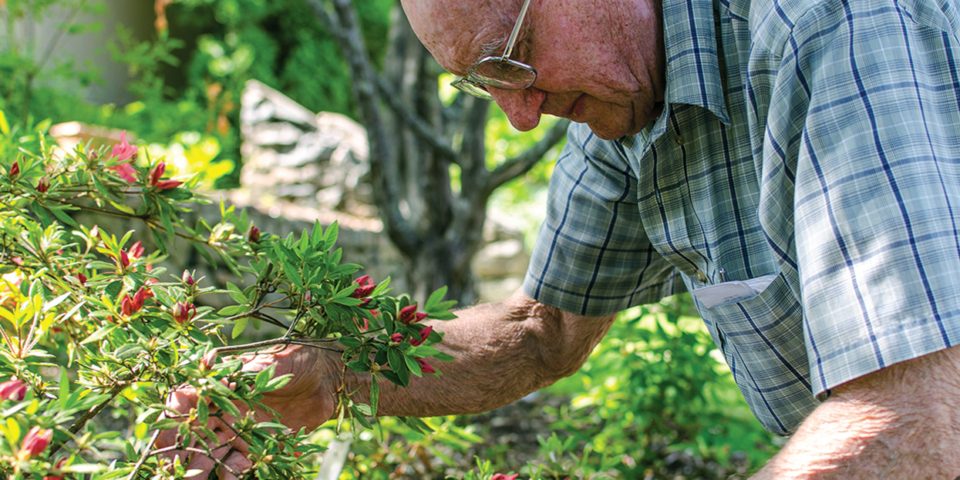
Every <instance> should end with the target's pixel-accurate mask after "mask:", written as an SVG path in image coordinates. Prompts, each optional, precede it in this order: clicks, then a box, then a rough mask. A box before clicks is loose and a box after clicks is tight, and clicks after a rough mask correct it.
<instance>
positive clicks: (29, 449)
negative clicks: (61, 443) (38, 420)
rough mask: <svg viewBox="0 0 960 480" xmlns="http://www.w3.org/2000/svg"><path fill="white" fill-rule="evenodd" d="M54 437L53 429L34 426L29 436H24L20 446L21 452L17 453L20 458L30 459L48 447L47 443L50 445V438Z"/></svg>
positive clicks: (28, 433)
mask: <svg viewBox="0 0 960 480" xmlns="http://www.w3.org/2000/svg"><path fill="white" fill-rule="evenodd" d="M52 439H53V430H47V429H44V428H40V427H33V428H31V429H30V431H29V432H27V436H25V437H23V445H22V446H21V447H20V452H19V453H18V454H17V458H19V459H20V460H29V459H31V458H33V457H35V456H37V455H39V454H41V453H43V451H44V450H46V449H47V445H50V440H52Z"/></svg>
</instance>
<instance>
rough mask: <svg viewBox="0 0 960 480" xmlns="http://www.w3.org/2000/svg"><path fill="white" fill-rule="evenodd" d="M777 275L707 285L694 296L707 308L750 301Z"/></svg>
mask: <svg viewBox="0 0 960 480" xmlns="http://www.w3.org/2000/svg"><path fill="white" fill-rule="evenodd" d="M777 275H778V274H776V273H772V274H770V275H764V276H762V277H756V278H750V279H747V280H734V281H731V282H723V283H718V284H716V285H707V286H706V287H701V288H698V289H696V290H694V291H693V292H691V293H692V294H693V296H694V297H695V298H696V299H697V301H699V302H700V304H701V305H703V306H704V307H706V308H713V307H720V306H723V305H730V304H732V303H737V302H743V301H746V300H750V299H751V298H753V297H756V296H757V295H760V293H762V292H763V291H764V290H766V289H767V287H769V286H770V284H771V283H773V280H774V279H775V278H777Z"/></svg>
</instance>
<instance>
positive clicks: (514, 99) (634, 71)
mask: <svg viewBox="0 0 960 480" xmlns="http://www.w3.org/2000/svg"><path fill="white" fill-rule="evenodd" d="M402 5H403V9H404V11H405V12H406V13H407V17H408V19H409V20H410V24H411V26H412V27H413V30H414V32H415V33H416V34H417V37H418V38H419V39H420V41H421V42H422V43H423V44H424V46H425V47H426V48H427V50H429V51H430V53H431V54H432V55H433V57H434V58H436V59H437V61H438V62H439V63H440V65H442V66H443V67H444V68H446V69H447V70H448V71H450V72H451V73H454V74H457V75H463V74H465V73H466V72H467V70H468V69H469V68H470V65H472V64H473V63H474V62H475V61H476V60H478V59H479V58H481V57H482V56H483V55H484V52H483V47H484V46H491V45H497V46H498V47H494V48H493V51H495V52H498V53H499V52H501V51H502V50H497V48H502V45H503V42H504V41H505V40H506V38H507V37H508V36H509V34H510V30H511V29H512V27H513V24H514V22H515V21H516V19H517V15H518V14H519V10H520V0H402ZM660 16H661V13H660V2H659V1H657V0H533V2H532V3H531V5H530V10H529V12H528V13H527V17H526V19H525V20H524V26H523V28H522V29H521V31H520V36H519V37H518V40H517V46H516V49H515V50H514V53H513V55H512V58H514V59H515V60H518V61H521V62H524V63H526V64H528V65H530V66H532V67H533V68H535V69H536V70H537V73H538V75H537V79H536V81H535V82H534V84H533V86H532V87H531V88H528V89H526V90H519V91H508V90H498V89H490V90H489V91H490V94H491V95H492V96H493V99H494V101H496V102H497V104H498V105H499V106H500V108H502V109H503V111H504V113H506V114H507V117H508V118H509V119H510V123H511V124H513V126H514V127H515V128H517V129H518V130H521V131H526V130H530V129H532V128H534V127H536V126H537V125H538V124H539V122H540V117H541V115H553V116H556V117H562V118H568V119H570V120H572V121H574V122H578V123H585V124H587V125H589V126H590V129H591V130H593V132H594V133H595V134H596V135H597V136H599V137H601V138H605V139H617V138H620V137H623V136H626V135H631V134H634V133H637V132H639V131H640V130H641V129H643V128H644V127H645V126H647V125H649V124H650V123H652V122H653V121H654V120H655V119H656V117H657V115H659V113H660V111H661V110H662V107H663V99H664V91H665V89H666V75H665V65H666V61H665V59H664V48H663V34H662V26H661V23H662V22H661V18H660Z"/></svg>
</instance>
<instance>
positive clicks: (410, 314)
mask: <svg viewBox="0 0 960 480" xmlns="http://www.w3.org/2000/svg"><path fill="white" fill-rule="evenodd" d="M397 320H400V321H401V322H403V323H405V324H407V325H409V324H411V323H414V322H416V321H417V304H416V303H414V304H413V305H407V306H406V307H403V308H401V309H400V314H399V315H397Z"/></svg>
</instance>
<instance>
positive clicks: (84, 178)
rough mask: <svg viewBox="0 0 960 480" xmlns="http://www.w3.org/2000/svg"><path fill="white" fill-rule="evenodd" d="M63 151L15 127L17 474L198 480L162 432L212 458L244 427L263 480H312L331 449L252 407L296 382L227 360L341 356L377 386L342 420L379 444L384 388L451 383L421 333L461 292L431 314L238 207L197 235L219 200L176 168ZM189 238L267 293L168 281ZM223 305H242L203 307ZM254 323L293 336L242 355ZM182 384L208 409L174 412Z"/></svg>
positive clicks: (439, 298)
mask: <svg viewBox="0 0 960 480" xmlns="http://www.w3.org/2000/svg"><path fill="white" fill-rule="evenodd" d="M0 118H2V115H0ZM53 151H54V149H53V147H52V146H51V145H50V144H49V139H48V137H47V136H46V135H45V129H44V128H43V126H42V125H41V126H40V128H36V127H35V128H34V129H31V130H28V129H24V128H20V127H17V126H12V127H11V126H10V125H7V124H6V122H0V204H2V205H3V208H2V209H0V275H2V279H0V335H2V336H0V412H2V421H0V475H2V476H4V477H7V478H13V479H20V478H24V479H25V478H38V479H39V478H44V479H47V480H52V479H58V478H68V477H76V476H77V475H78V474H84V475H89V476H88V477H84V478H94V479H101V480H102V479H113V478H128V479H134V478H158V479H159V478H184V477H189V476H190V475H191V474H192V473H193V472H190V471H187V470H186V469H185V467H184V466H183V465H181V464H180V463H179V462H178V461H171V460H169V459H167V458H164V457H163V456H162V455H160V453H162V452H161V451H160V450H169V449H158V448H157V447H155V446H154V440H155V439H156V437H157V435H158V434H159V432H160V431H161V430H167V429H177V432H178V435H177V438H178V442H179V443H178V445H176V446H175V447H176V448H188V449H192V450H193V451H203V452H207V453H209V452H210V451H212V450H214V449H216V448H217V447H218V446H219V445H217V444H216V442H213V441H210V439H211V438H216V437H215V436H213V435H211V432H210V431H209V430H208V429H207V420H208V419H210V418H212V417H218V416H224V415H232V416H234V417H236V418H238V420H237V421H236V422H235V423H234V424H233V425H232V427H233V429H234V430H235V432H236V435H238V436H239V437H241V438H242V439H243V440H244V441H246V443H247V444H249V446H250V448H249V458H250V459H251V461H252V463H253V467H252V468H251V470H250V471H249V472H246V473H247V476H255V477H257V478H304V477H305V476H307V475H308V474H309V471H308V470H309V466H308V464H309V462H307V461H306V458H307V457H304V455H308V454H311V453H314V452H317V451H319V450H322V448H323V447H322V446H318V445H312V444H310V443H309V442H307V441H306V437H307V435H308V434H309V433H310V432H306V431H303V430H300V431H290V430H289V429H287V428H285V427H284V426H283V425H281V424H280V423H278V422H270V421H267V422H257V421H255V420H254V419H253V417H252V416H251V415H247V416H244V415H242V414H241V413H240V412H241V409H240V408H239V407H238V406H241V407H244V410H245V411H249V410H252V409H253V408H262V407H263V405H262V402H261V401H260V399H261V398H262V396H263V395H264V394H265V393H267V392H271V391H274V390H277V389H279V388H282V387H283V386H284V385H285V383H286V382H287V381H289V376H274V375H273V371H272V369H267V370H264V371H261V372H245V371H242V370H241V361H240V360H239V359H236V358H235V357H231V356H230V355H220V356H214V355H211V353H214V354H215V353H234V352H239V351H245V350H250V349H254V348H263V347H268V346H277V345H292V344H296V345H306V346H309V347H313V348H323V349H328V350H334V351H337V352H339V353H340V354H341V355H342V359H343V361H344V363H345V365H346V366H347V367H348V368H350V369H352V370H355V371H359V372H370V373H371V375H372V378H373V379H374V381H373V382H372V386H371V391H370V392H368V393H369V395H368V397H369V398H370V404H360V403H358V402H354V401H353V400H352V399H351V398H350V392H348V391H347V389H345V388H339V389H338V395H339V397H340V398H339V406H338V412H337V414H338V417H339V418H341V419H344V418H352V419H353V420H354V421H355V422H354V423H358V424H360V425H364V426H367V427H369V426H371V425H372V422H371V419H372V418H373V417H375V415H376V409H377V405H376V403H377V399H378V398H379V383H378V382H383V381H389V382H392V383H395V384H398V385H406V384H408V383H409V381H410V378H411V376H422V375H437V374H439V370H440V369H441V367H442V365H441V364H440V363H439V361H442V360H445V359H447V358H448V357H446V356H445V355H443V354H442V353H441V352H440V351H439V350H438V349H437V348H436V346H435V345H436V344H437V343H438V342H440V341H441V335H440V334H439V333H438V332H435V331H433V330H432V329H431V328H430V327H424V326H422V325H420V322H421V321H422V320H423V319H424V318H431V319H441V320H442V319H449V318H452V317H453V315H452V314H451V313H450V311H449V309H450V308H451V306H452V303H453V302H451V301H446V300H444V299H443V296H444V289H441V290H438V291H437V292H434V293H433V294H432V295H431V296H430V298H429V299H428V300H427V301H426V302H424V304H423V305H422V306H420V305H417V304H415V303H413V302H412V301H411V299H410V298H409V297H407V296H403V295H401V296H396V297H395V296H390V295H389V294H388V287H389V279H385V280H383V281H381V282H376V281H374V280H373V279H371V278H370V277H369V276H366V275H362V276H359V275H358V272H359V270H360V266H359V265H355V264H350V263H342V262H341V260H342V259H341V251H340V250H339V249H338V248H336V245H335V244H336V239H337V226H336V225H335V224H334V225H331V226H329V227H328V228H325V229H324V228H322V227H321V226H320V225H316V226H314V228H312V229H311V230H309V231H304V232H302V233H301V234H300V235H297V236H295V235H290V236H287V237H285V238H280V237H278V236H275V235H271V234H269V233H267V232H261V231H260V230H259V229H258V228H257V226H255V225H252V224H251V223H250V221H249V220H248V219H247V217H246V216H245V215H244V214H242V213H238V212H236V211H235V209H233V208H232V207H228V206H226V205H223V204H221V208H220V211H221V216H222V218H221V219H220V221H218V222H216V223H213V224H212V225H211V224H210V223H208V222H206V221H203V220H201V221H199V222H198V223H197V225H187V224H186V223H185V222H184V221H183V220H182V218H183V215H182V214H183V213H184V212H186V211H188V210H189V209H190V207H191V205H193V204H195V203H197V202H202V201H204V199H203V198H199V197H197V196H195V195H194V193H192V191H191V188H192V186H193V181H192V180H190V179H175V178H168V177H167V175H166V169H165V163H164V162H163V161H153V160H152V159H150V158H138V154H137V152H138V149H137V148H136V147H135V146H133V145H130V144H129V143H128V142H127V141H126V139H125V138H124V141H122V142H121V143H119V144H117V145H113V146H110V147H106V148H100V149H93V150H91V149H88V148H86V147H78V148H77V150H76V151H74V152H67V153H66V154H63V155H54V154H53ZM78 212H93V213H96V214H98V215H110V216H120V217H127V218H130V219H136V220H138V221H142V223H143V225H144V226H145V231H148V232H149V233H150V234H151V235H150V238H149V239H147V238H143V239H135V238H134V232H132V231H131V232H108V231H106V230H105V229H103V228H100V227H98V226H96V225H85V224H82V223H78V222H77V220H75V218H74V217H75V214H76V213H78ZM211 223H212V222H211ZM174 239H177V240H178V241H189V242H193V243H195V244H196V245H199V246H200V247H201V248H202V249H205V250H206V251H207V253H208V254H209V256H210V257H211V258H219V259H220V261H222V262H223V264H224V265H225V266H226V268H230V269H231V270H233V271H234V272H235V273H237V274H240V275H242V276H243V277H242V278H249V279H252V280H251V281H250V282H249V283H248V284H245V285H235V284H233V283H230V284H228V285H227V288H226V289H218V288H216V287H215V286H212V285H207V284H205V282H204V279H202V278H195V273H194V272H190V271H186V272H167V271H165V269H164V268H163V266H162V264H161V261H162V260H163V258H164V252H165V251H166V249H167V248H169V247H170V245H172V241H173V240H174ZM148 241H150V242H151V243H150V244H148V243H146V242H148ZM221 293H223V294H226V295H228V296H229V298H230V299H232V303H231V304H229V305H227V306H225V307H222V308H219V309H215V308H213V307H210V306H207V305H205V304H204V299H205V298H209V296H211V295H213V294H221ZM251 321H255V322H260V323H264V324H269V325H274V326H275V327H277V331H278V332H279V333H278V335H277V337H276V338H273V339H269V340H264V341H260V342H256V343H253V344H247V345H229V343H230V341H232V340H235V339H237V338H238V337H239V336H240V335H241V334H242V332H243V331H244V330H245V328H246V327H247V325H248V323H249V322H251ZM214 358H216V359H217V360H216V361H213V360H212V359H214ZM182 385H189V386H191V387H193V388H195V389H196V390H197V391H198V393H199V395H200V397H201V398H203V399H204V400H205V401H203V402H200V403H199V404H198V405H197V407H196V408H194V409H192V410H191V411H190V412H188V413H187V415H186V418H182V417H183V416H182V415H181V416H180V417H181V418H170V417H172V416H173V414H174V412H168V411H165V406H164V405H165V403H166V399H167V398H168V396H169V394H170V392H171V391H172V390H173V389H175V388H178V387H179V386H182ZM365 393H367V392H365ZM366 396H367V395H365V397H366ZM404 421H405V423H407V424H408V425H411V426H412V427H413V428H417V427H418V425H419V423H418V421H416V420H412V419H404Z"/></svg>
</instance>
